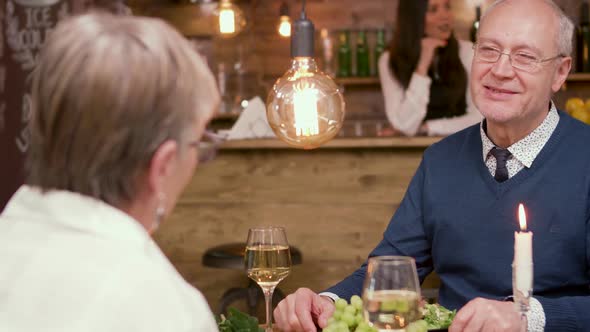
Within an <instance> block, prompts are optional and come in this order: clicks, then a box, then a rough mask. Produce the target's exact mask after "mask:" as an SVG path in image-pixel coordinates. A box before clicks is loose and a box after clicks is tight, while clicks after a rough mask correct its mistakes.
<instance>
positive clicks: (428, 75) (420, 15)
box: [379, 0, 481, 136]
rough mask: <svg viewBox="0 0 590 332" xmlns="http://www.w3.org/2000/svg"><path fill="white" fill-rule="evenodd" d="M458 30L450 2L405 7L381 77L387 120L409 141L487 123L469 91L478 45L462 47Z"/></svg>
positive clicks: (423, 1) (424, 0)
mask: <svg viewBox="0 0 590 332" xmlns="http://www.w3.org/2000/svg"><path fill="white" fill-rule="evenodd" d="M452 24H453V17H452V13H451V9H450V1H449V0H416V1H400V4H399V7H398V20H397V29H396V32H395V35H394V38H393V41H392V43H391V46H390V50H389V51H387V52H384V53H383V55H382V56H381V57H380V59H379V77H380V80H381V88H382V91H383V96H384V99H385V112H386V114H387V119H388V120H389V122H390V123H391V125H392V127H393V128H394V129H396V130H398V131H400V132H402V133H403V134H405V135H407V136H414V135H418V134H427V135H429V136H441V135H448V134H452V133H454V132H456V131H459V130H461V129H463V128H466V127H468V126H470V125H473V124H475V123H477V122H479V121H481V115H480V113H479V112H478V111H477V109H476V108H475V106H474V105H473V102H472V100H471V96H470V92H469V88H468V87H469V84H468V78H467V77H468V75H467V71H468V70H469V69H470V67H471V60H472V57H473V50H472V44H471V43H470V42H467V41H457V39H456V38H455V37H454V35H453V32H452Z"/></svg>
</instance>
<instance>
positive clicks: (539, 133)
mask: <svg viewBox="0 0 590 332" xmlns="http://www.w3.org/2000/svg"><path fill="white" fill-rule="evenodd" d="M484 121H485V120H484ZM484 121H482V122H481V125H480V126H479V132H480V134H481V142H482V153H483V161H484V162H485V164H486V166H487V167H488V170H489V171H490V174H492V176H494V175H495V174H496V158H495V157H494V156H493V155H492V154H491V153H490V151H491V150H492V149H493V148H494V147H496V145H495V144H494V143H493V142H492V140H490V138H489V137H488V135H487V134H486V132H485V130H484ZM558 123H559V113H557V108H556V107H555V104H554V103H553V102H551V106H550V107H549V113H548V114H547V117H545V120H543V122H542V123H541V125H539V126H538V127H537V128H536V129H535V130H533V131H532V132H531V133H530V134H528V135H527V136H526V137H525V138H523V139H521V140H520V141H518V142H516V143H514V144H512V145H511V146H509V147H508V151H510V153H512V156H510V157H509V159H508V161H507V162H506V168H507V169H508V178H511V177H512V176H514V175H515V174H517V173H518V172H520V171H521V170H522V169H523V168H525V167H526V168H530V167H531V165H533V161H535V158H537V156H538V155H539V152H541V150H542V149H543V147H544V146H545V144H546V143H547V142H548V141H549V138H550V137H551V134H553V131H554V130H555V128H557V124H558ZM527 321H528V328H527V331H528V332H537V331H544V330H545V312H544V310H543V305H541V302H539V300H537V299H535V298H534V297H533V298H531V301H530V311H529V312H528V314H527Z"/></svg>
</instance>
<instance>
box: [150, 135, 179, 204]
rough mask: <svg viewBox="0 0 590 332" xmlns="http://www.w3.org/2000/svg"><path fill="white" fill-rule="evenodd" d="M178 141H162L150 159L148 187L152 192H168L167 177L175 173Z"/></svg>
mask: <svg viewBox="0 0 590 332" xmlns="http://www.w3.org/2000/svg"><path fill="white" fill-rule="evenodd" d="M177 152H178V143H177V142H176V141H173V140H167V141H165V142H164V143H162V144H161V145H160V146H159V147H158V149H157V150H156V152H155V153H154V155H153V156H152V159H151V160H150V166H149V169H148V188H149V191H150V192H151V193H154V194H158V195H159V194H161V193H163V192H166V188H165V185H166V183H167V182H168V181H167V179H168V178H169V177H170V176H172V174H174V171H175V168H176V157H177Z"/></svg>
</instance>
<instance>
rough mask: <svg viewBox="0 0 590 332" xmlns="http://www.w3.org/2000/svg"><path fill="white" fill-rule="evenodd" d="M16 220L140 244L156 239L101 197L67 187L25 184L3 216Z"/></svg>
mask: <svg viewBox="0 0 590 332" xmlns="http://www.w3.org/2000/svg"><path fill="white" fill-rule="evenodd" d="M1 217H2V218H3V219H6V220H10V219H14V220H15V222H22V221H29V222H40V223H46V224H48V223H50V224H54V226H57V227H60V228H62V229H63V228H67V229H70V230H72V231H76V232H83V233H91V234H93V235H95V236H98V237H104V238H109V239H114V240H118V241H121V242H125V243H126V244H136V245H139V246H145V245H148V246H149V245H150V243H154V242H153V240H152V238H151V237H150V235H149V234H148V232H147V231H146V230H145V228H143V226H142V225H141V224H140V223H139V222H138V221H137V220H135V219H133V218H132V217H131V216H129V215H128V214H126V213H125V212H123V211H121V210H119V209H117V208H115V207H113V206H111V205H109V204H106V203H104V202H102V201H99V200H97V199H94V198H91V197H88V196H84V195H80V194H77V193H74V192H70V191H65V190H49V191H46V192H43V191H42V190H41V189H40V188H37V187H32V186H28V185H23V186H21V187H20V188H19V189H18V191H17V192H16V193H15V194H14V195H13V196H12V198H11V199H10V201H9V202H8V204H7V205H6V208H5V209H4V212H3V213H2V216H1Z"/></svg>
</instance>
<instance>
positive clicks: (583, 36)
mask: <svg viewBox="0 0 590 332" xmlns="http://www.w3.org/2000/svg"><path fill="white" fill-rule="evenodd" d="M581 11H582V13H581V17H580V24H578V26H577V29H576V37H577V38H576V50H577V53H576V60H577V62H576V69H577V71H578V72H579V73H588V72H590V18H589V5H588V1H584V2H582V6H581Z"/></svg>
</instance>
